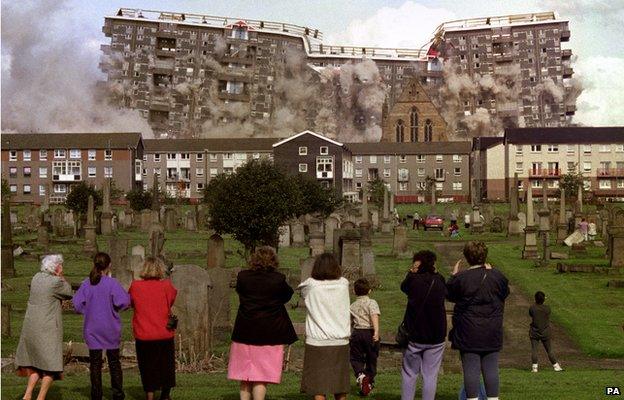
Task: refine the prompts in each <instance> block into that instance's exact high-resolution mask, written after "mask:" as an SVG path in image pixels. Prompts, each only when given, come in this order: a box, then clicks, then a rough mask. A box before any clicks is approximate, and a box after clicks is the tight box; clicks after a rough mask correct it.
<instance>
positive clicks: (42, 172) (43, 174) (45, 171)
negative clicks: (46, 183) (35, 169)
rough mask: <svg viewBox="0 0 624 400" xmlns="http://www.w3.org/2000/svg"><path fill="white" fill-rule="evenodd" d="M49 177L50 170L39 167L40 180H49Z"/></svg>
mask: <svg viewBox="0 0 624 400" xmlns="http://www.w3.org/2000/svg"><path fill="white" fill-rule="evenodd" d="M47 177H48V168H47V167H39V178H47Z"/></svg>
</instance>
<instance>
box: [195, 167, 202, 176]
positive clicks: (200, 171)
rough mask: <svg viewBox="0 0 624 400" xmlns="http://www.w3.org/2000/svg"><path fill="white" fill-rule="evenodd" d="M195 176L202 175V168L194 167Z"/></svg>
mask: <svg viewBox="0 0 624 400" xmlns="http://www.w3.org/2000/svg"><path fill="white" fill-rule="evenodd" d="M195 176H204V169H203V168H195Z"/></svg>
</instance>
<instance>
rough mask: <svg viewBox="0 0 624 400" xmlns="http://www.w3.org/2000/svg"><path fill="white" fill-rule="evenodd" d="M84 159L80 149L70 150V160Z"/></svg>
mask: <svg viewBox="0 0 624 400" xmlns="http://www.w3.org/2000/svg"><path fill="white" fill-rule="evenodd" d="M81 157H82V152H81V151H80V149H70V150H69V158H70V160H80V158H81Z"/></svg>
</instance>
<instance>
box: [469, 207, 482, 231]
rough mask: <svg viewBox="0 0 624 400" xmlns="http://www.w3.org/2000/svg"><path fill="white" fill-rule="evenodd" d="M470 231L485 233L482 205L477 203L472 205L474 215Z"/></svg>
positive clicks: (471, 219)
mask: <svg viewBox="0 0 624 400" xmlns="http://www.w3.org/2000/svg"><path fill="white" fill-rule="evenodd" d="M470 232H472V233H483V221H482V220H481V212H480V207H479V206H478V205H476V204H475V205H474V206H472V215H471V218H470Z"/></svg>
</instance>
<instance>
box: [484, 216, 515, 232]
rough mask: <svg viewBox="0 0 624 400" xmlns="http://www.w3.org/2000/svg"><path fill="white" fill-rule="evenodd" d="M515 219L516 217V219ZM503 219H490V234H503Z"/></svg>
mask: <svg viewBox="0 0 624 400" xmlns="http://www.w3.org/2000/svg"><path fill="white" fill-rule="evenodd" d="M516 218H517V217H516ZM503 229H504V228H503V219H502V218H501V217H494V218H492V223H491V224H490V232H492V233H501V232H503Z"/></svg>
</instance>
